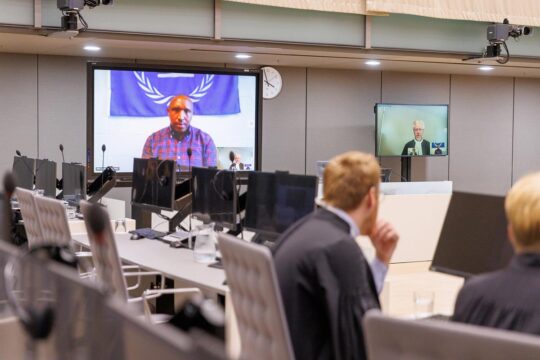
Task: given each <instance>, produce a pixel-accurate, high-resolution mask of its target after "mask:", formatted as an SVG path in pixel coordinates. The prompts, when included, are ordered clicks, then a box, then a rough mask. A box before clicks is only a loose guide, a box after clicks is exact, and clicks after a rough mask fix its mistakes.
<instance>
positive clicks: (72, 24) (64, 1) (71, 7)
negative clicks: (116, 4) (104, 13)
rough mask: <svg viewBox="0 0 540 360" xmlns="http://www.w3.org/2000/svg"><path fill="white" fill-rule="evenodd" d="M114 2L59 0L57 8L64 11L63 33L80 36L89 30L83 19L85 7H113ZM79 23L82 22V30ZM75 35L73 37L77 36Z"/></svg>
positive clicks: (111, 0) (108, 0) (101, 0)
mask: <svg viewBox="0 0 540 360" xmlns="http://www.w3.org/2000/svg"><path fill="white" fill-rule="evenodd" d="M112 3H113V0H57V1H56V7H57V8H58V9H59V10H61V11H62V19H61V27H62V30H63V31H67V32H71V33H75V35H77V34H78V32H79V31H85V30H87V29H88V24H87V23H86V21H85V20H84V18H83V17H82V15H81V13H80V11H81V10H83V9H84V7H85V6H88V7H89V8H91V9H92V8H94V7H96V6H99V5H100V4H103V5H111V4H112ZM78 21H80V22H81V25H82V27H81V29H79V28H78ZM75 35H73V36H75Z"/></svg>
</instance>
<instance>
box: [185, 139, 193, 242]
mask: <svg viewBox="0 0 540 360" xmlns="http://www.w3.org/2000/svg"><path fill="white" fill-rule="evenodd" d="M186 152H187V157H188V167H189V193H190V194H191V196H193V177H192V176H191V154H193V152H192V150H191V147H188V148H187V151H186ZM191 218H192V214H189V233H190V234H189V241H188V248H190V249H192V247H191V245H192V244H191Z"/></svg>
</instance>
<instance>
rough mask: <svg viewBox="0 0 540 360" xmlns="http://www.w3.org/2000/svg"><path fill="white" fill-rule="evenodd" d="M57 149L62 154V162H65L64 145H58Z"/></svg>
mask: <svg viewBox="0 0 540 360" xmlns="http://www.w3.org/2000/svg"><path fill="white" fill-rule="evenodd" d="M58 148H59V149H60V152H61V153H62V162H66V159H64V145H62V144H60V145H59V146H58Z"/></svg>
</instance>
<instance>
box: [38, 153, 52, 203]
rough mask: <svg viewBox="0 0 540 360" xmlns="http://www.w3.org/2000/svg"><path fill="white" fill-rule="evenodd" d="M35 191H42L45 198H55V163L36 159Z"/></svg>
mask: <svg viewBox="0 0 540 360" xmlns="http://www.w3.org/2000/svg"><path fill="white" fill-rule="evenodd" d="M36 189H43V190H44V195H45V196H52V197H55V196H56V163H55V162H54V161H50V160H46V159H45V160H42V159H36Z"/></svg>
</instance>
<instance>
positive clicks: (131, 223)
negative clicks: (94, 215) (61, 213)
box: [68, 218, 136, 236]
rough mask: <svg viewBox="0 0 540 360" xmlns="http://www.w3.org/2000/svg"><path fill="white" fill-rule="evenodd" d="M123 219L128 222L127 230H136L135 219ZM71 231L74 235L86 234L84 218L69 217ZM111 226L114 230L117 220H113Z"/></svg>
mask: <svg viewBox="0 0 540 360" xmlns="http://www.w3.org/2000/svg"><path fill="white" fill-rule="evenodd" d="M121 220H124V221H125V222H126V230H125V231H131V230H135V227H136V226H135V225H136V223H135V220H133V219H130V218H123V219H121ZM68 224H69V231H70V232H71V235H72V236H75V235H82V234H86V225H85V224H84V220H82V219H69V220H68ZM111 227H112V229H113V230H114V228H115V227H116V220H111Z"/></svg>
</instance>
